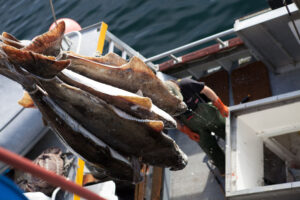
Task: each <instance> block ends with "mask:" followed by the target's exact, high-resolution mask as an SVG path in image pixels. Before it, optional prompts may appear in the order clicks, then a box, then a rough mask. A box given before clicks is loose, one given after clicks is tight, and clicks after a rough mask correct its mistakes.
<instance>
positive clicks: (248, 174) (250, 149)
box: [232, 117, 264, 190]
mask: <svg viewBox="0 0 300 200" xmlns="http://www.w3.org/2000/svg"><path fill="white" fill-rule="evenodd" d="M236 134H237V155H236V158H237V160H236V161H233V162H237V163H236V166H237V169H236V171H235V170H233V171H232V172H233V173H234V175H236V180H237V182H236V190H243V189H249V188H252V187H256V186H261V185H262V183H263V175H264V174H263V172H264V168H263V141H262V139H261V138H259V137H257V136H256V134H255V131H254V130H253V129H252V127H250V126H248V125H247V123H245V121H244V120H243V119H242V118H240V117H239V118H238V119H237V132H236Z"/></svg>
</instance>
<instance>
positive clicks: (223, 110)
mask: <svg viewBox="0 0 300 200" xmlns="http://www.w3.org/2000/svg"><path fill="white" fill-rule="evenodd" d="M213 105H214V106H216V107H217V108H218V110H219V111H220V113H221V115H222V116H223V117H228V107H227V106H226V105H224V104H223V102H222V101H221V99H220V98H218V99H217V100H216V101H214V102H213Z"/></svg>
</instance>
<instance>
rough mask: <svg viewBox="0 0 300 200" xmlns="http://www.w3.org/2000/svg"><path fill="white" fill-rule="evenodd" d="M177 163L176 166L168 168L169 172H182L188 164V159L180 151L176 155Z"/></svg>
mask: <svg viewBox="0 0 300 200" xmlns="http://www.w3.org/2000/svg"><path fill="white" fill-rule="evenodd" d="M178 157H179V158H178V159H177V160H178V163H177V165H176V166H173V167H170V170H171V171H178V170H182V169H184V168H185V167H186V165H187V164H188V157H187V155H185V153H183V152H182V151H181V154H178Z"/></svg>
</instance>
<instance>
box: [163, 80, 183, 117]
mask: <svg viewBox="0 0 300 200" xmlns="http://www.w3.org/2000/svg"><path fill="white" fill-rule="evenodd" d="M164 84H165V86H166V87H167V88H168V90H169V92H170V94H171V95H173V96H174V97H175V98H176V99H177V100H178V104H177V109H176V112H175V113H174V114H173V116H177V115H180V114H182V113H184V112H185V111H186V110H187V105H186V104H185V103H184V101H183V96H182V94H181V91H180V88H179V86H178V85H177V84H176V83H175V82H174V81H172V80H168V81H164Z"/></svg>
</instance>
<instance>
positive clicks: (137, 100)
mask: <svg viewBox="0 0 300 200" xmlns="http://www.w3.org/2000/svg"><path fill="white" fill-rule="evenodd" d="M120 97H121V98H123V99H126V100H127V101H129V102H131V103H133V104H135V105H138V106H140V107H142V108H145V109H147V110H150V109H151V107H152V101H151V99H150V98H148V97H137V96H120Z"/></svg>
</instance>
